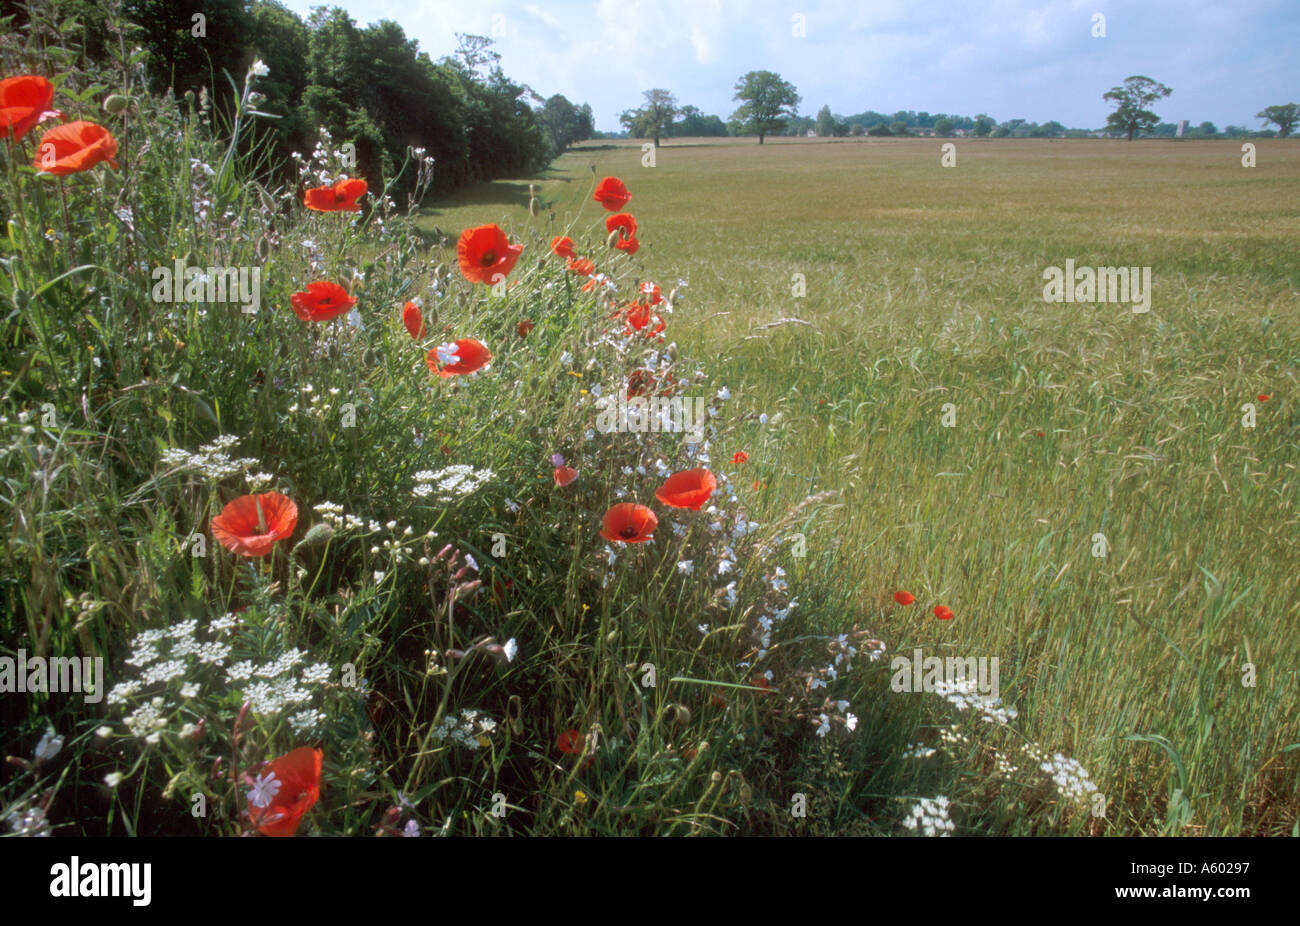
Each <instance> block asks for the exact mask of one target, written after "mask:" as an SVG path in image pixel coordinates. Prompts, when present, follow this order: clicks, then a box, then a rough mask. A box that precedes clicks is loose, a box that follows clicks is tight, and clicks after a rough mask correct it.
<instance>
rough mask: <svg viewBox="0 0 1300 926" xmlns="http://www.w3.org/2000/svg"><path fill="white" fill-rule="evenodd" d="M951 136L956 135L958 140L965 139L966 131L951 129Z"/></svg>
mask: <svg viewBox="0 0 1300 926" xmlns="http://www.w3.org/2000/svg"><path fill="white" fill-rule="evenodd" d="M952 134H953V135H956V136H957V137H958V138H965V137H966V130H965V129H953V130H952Z"/></svg>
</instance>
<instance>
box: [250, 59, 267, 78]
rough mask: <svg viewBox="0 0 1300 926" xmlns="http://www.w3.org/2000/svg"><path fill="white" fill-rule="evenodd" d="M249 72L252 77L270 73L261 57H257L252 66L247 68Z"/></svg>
mask: <svg viewBox="0 0 1300 926" xmlns="http://www.w3.org/2000/svg"><path fill="white" fill-rule="evenodd" d="M249 73H250V74H252V75H253V76H254V77H265V76H266V75H267V74H270V73H271V69H270V68H269V67H267V66H266V62H264V61H263V60H262V59H261V58H258V59H257V60H256V61H254V62H253V66H252V67H251V68H249Z"/></svg>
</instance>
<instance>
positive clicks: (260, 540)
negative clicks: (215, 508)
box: [212, 492, 298, 556]
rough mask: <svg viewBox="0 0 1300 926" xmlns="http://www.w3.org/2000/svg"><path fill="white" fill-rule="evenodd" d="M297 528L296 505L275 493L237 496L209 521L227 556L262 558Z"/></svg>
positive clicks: (213, 533) (213, 534)
mask: <svg viewBox="0 0 1300 926" xmlns="http://www.w3.org/2000/svg"><path fill="white" fill-rule="evenodd" d="M297 526H298V506H297V505H295V504H294V503H293V500H292V499H289V498H286V497H285V496H283V495H281V494H280V493H279V492H263V493H262V494H260V495H241V496H240V497H239V498H237V499H235V500H234V501H232V502H231V503H230V504H228V505H227V506H226V507H225V508H222V509H221V514H219V515H217V516H216V517H215V518H213V519H212V536H213V537H215V538H216V539H217V542H218V543H220V544H221V545H222V546H223V547H225V548H226V549H227V550H229V551H230V552H231V553H238V554H240V555H241V556H265V555H266V554H268V553H270V552H271V544H273V543H275V541H277V540H281V539H283V538H285V537H288V536H289V535H290V534H292V533H293V529H294V528H295V527H297Z"/></svg>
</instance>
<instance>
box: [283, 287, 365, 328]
mask: <svg viewBox="0 0 1300 926" xmlns="http://www.w3.org/2000/svg"><path fill="white" fill-rule="evenodd" d="M289 304H290V305H291V306H293V311H294V313H295V314H296V315H297V316H298V317H299V318H301V319H302V320H303V321H305V322H327V321H329V320H330V319H331V318H338V317H339V316H340V315H342V314H343V313H345V312H346V311H348V309H350V308H352V307H353V306H354V305H356V304H357V300H355V299H353V298H352V297H351V296H349V295H348V291H347V290H346V289H344V288H343V287H342V286H339V284H337V283H330V282H319V283H308V284H307V289H306V291H305V292H301V293H294V294H293V295H292V296H290V297H289Z"/></svg>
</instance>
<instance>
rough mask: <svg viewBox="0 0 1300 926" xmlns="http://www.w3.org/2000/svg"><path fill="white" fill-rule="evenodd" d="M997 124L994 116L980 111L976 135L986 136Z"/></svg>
mask: <svg viewBox="0 0 1300 926" xmlns="http://www.w3.org/2000/svg"><path fill="white" fill-rule="evenodd" d="M996 125H997V123H996V122H994V121H993V117H991V116H989V115H986V114H985V113H980V114H979V115H978V116H976V117H975V129H974V131H975V136H976V137H977V138H984V137H986V136H987V135H988V134H989V132H992V131H993V127H994V126H996Z"/></svg>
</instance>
